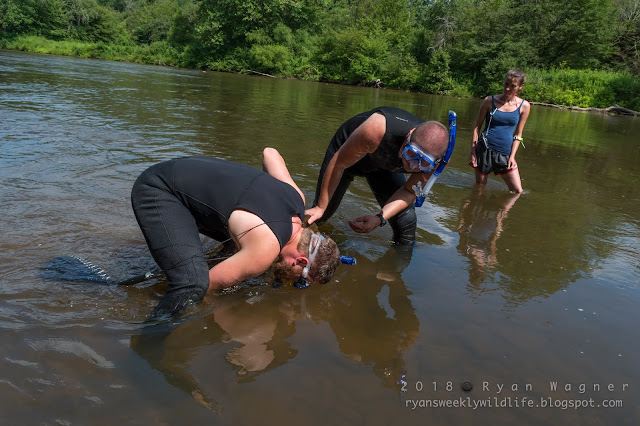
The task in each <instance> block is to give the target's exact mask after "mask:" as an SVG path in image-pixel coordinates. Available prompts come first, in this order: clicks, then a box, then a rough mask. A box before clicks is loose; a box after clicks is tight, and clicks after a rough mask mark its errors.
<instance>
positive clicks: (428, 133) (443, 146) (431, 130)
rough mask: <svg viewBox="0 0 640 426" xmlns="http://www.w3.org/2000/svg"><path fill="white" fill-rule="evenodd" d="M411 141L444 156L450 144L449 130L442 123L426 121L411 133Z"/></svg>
mask: <svg viewBox="0 0 640 426" xmlns="http://www.w3.org/2000/svg"><path fill="white" fill-rule="evenodd" d="M411 142H412V143H415V144H416V145H419V146H420V147H421V148H422V149H423V150H425V151H426V152H428V153H430V154H432V155H437V156H438V159H440V158H442V157H444V154H445V153H446V152H447V145H448V144H449V131H448V130H447V128H446V127H444V125H443V124H442V123H439V122H437V121H426V122H424V123H422V124H420V125H419V126H418V127H416V129H415V130H414V131H413V134H412V135H411Z"/></svg>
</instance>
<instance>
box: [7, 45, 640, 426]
mask: <svg viewBox="0 0 640 426" xmlns="http://www.w3.org/2000/svg"><path fill="white" fill-rule="evenodd" d="M479 104H480V100H479V99H461V98H455V97H441V96H430V95H424V94H416V93H406V92H398V91H392V90H382V89H373V88H358V87H349V86H340V85H329V84H322V83H311V82H302V81H296V80H282V79H272V78H265V77H258V76H243V75H233V74H225V73H214V72H206V73H205V72H202V71H194V70H181V69H173V68H163V67H155V66H143V65H136V64H127V63H118V62H108V61H98V60H84V59H74V58H60V57H53V56H39V55H31V54H23V53H16V52H0V184H1V185H0V203H1V206H2V207H1V211H2V218H1V221H0V223H1V225H0V226H1V230H2V233H1V234H0V235H1V237H0V335H1V336H2V345H1V347H0V424H7V425H8V424H23V425H44V424H46V425H54V424H61V425H85V424H92V425H93V424H104V425H112V424H144V425H151V424H153V425H176V424H216V425H252V424H277V425H300V424H304V425H356V424H363V425H364V424H366V425H391V424H394V425H414V424H416V425H417V424H420V425H422V424H430V425H453V424H457V425H459V424H474V425H476V424H477V425H498V424H499V425H514V424H518V425H542V424H554V425H556V424H557V425H566V424H576V425H577V424H580V425H613V424H615V425H637V424H639V423H640V404H639V403H638V401H640V364H639V363H638V353H639V352H640V327H639V326H638V324H639V323H640V313H639V312H640V309H638V307H639V303H640V261H639V259H640V239H639V237H640V232H639V228H640V168H639V167H638V166H639V165H640V136H639V135H640V119H638V118H632V117H624V116H609V115H595V114H585V113H578V112H570V111H563V110H559V109H553V108H545V107H536V106H533V107H532V110H531V115H530V117H529V121H528V123H527V125H526V128H525V131H524V137H525V144H526V148H525V149H523V148H521V149H520V150H519V152H518V163H519V169H520V173H521V175H522V177H523V186H524V188H525V190H526V192H525V193H524V194H523V195H521V196H520V197H515V196H512V195H510V194H509V193H508V192H507V190H506V186H505V185H504V183H503V182H502V181H501V179H500V178H496V177H494V176H491V177H490V178H489V184H488V185H487V187H486V188H484V189H482V188H477V187H476V186H475V185H474V175H473V170H472V169H471V168H470V167H469V166H468V165H467V161H468V152H469V143H470V135H471V133H470V132H471V129H472V127H473V123H474V121H475V119H476V114H477V110H478V107H479ZM381 105H391V106H396V107H400V108H404V109H406V110H408V111H410V112H412V113H414V114H416V115H418V116H420V117H423V118H425V119H434V120H439V121H441V122H443V123H446V120H447V113H448V111H449V110H454V111H456V112H457V114H458V143H457V145H456V148H455V151H454V154H453V157H452V161H451V163H450V165H449V166H448V167H447V169H446V170H445V171H444V173H443V174H442V176H441V177H440V179H439V181H438V182H437V183H436V185H435V186H434V187H433V189H432V192H431V194H430V195H429V196H428V198H427V201H426V202H425V204H424V205H423V207H421V208H419V209H417V214H418V226H419V235H418V241H417V243H416V245H415V246H414V247H412V248H406V247H404V248H403V247H394V246H392V245H391V244H390V243H389V241H388V240H389V239H390V237H391V234H390V229H388V227H385V228H379V229H376V230H375V231H374V232H372V233H371V234H368V235H359V234H356V233H354V232H352V231H351V229H350V228H349V226H348V225H347V220H349V219H351V218H354V217H357V216H360V215H363V214H369V213H372V212H376V211H377V210H378V207H377V205H376V203H375V200H374V198H373V196H372V195H371V194H370V191H369V189H368V187H367V185H366V183H365V182H364V181H362V180H356V181H355V182H354V184H353V185H352V186H351V188H350V191H349V192H347V194H346V195H345V198H344V201H343V203H342V205H341V206H340V208H339V209H338V211H337V213H336V214H335V215H334V217H333V218H332V219H331V220H330V221H329V222H328V223H327V224H325V225H323V226H322V227H321V230H322V231H323V232H325V233H328V234H329V235H331V236H332V237H333V238H334V239H335V240H336V242H337V243H338V245H339V247H340V249H341V251H342V252H343V254H347V255H350V256H354V257H356V258H357V261H358V263H357V265H355V266H346V265H341V266H339V268H338V270H337V272H336V275H335V279H334V280H333V281H332V282H331V283H329V284H327V285H325V286H312V287H310V288H309V289H307V290H297V289H295V288H293V287H291V286H288V285H285V286H282V287H280V288H277V289H275V288H273V287H272V286H271V285H270V279H269V277H268V275H265V276H263V277H259V278H256V279H253V280H250V282H248V283H246V284H244V285H242V286H241V287H240V288H239V289H236V290H235V291H233V292H229V293H227V294H221V295H216V296H215V297H213V298H212V300H211V301H209V302H208V303H202V304H200V305H199V306H198V307H197V308H195V310H194V311H193V312H192V313H191V314H190V316H189V317H188V318H187V319H186V320H184V321H181V322H178V323H174V324H164V325H156V326H149V325H148V324H145V319H146V317H147V316H148V315H149V313H150V312H151V310H152V309H153V307H154V306H155V304H156V303H157V302H158V301H159V299H160V298H161V296H162V295H163V294H164V292H165V291H166V289H167V285H166V281H164V278H162V277H159V278H153V279H150V280H147V281H144V282H142V283H140V284H137V285H133V286H128V287H125V286H117V285H116V286H109V285H101V284H98V283H92V282H72V281H66V280H63V279H58V278H56V276H55V275H54V276H50V275H46V274H43V270H42V269H40V266H41V265H43V264H45V263H47V262H48V261H50V260H51V259H53V258H56V257H58V256H67V255H77V256H81V257H83V258H85V259H87V260H89V261H91V262H93V263H95V264H96V265H98V266H100V267H101V268H104V270H105V271H107V273H108V274H109V275H111V276H112V277H114V278H116V279H124V278H128V277H130V276H132V275H136V274H139V273H142V272H144V271H146V270H148V269H149V268H153V267H154V262H153V260H152V259H151V257H150V255H149V253H148V250H147V248H146V245H145V243H144V239H143V237H142V234H141V232H140V230H139V228H138V225H137V223H136V221H135V218H134V215H133V212H132V210H131V206H130V201H129V197H130V190H131V185H132V183H133V181H134V180H135V179H136V177H137V176H138V175H139V174H140V173H141V172H142V171H143V170H144V169H145V168H146V167H148V166H150V165H151V164H154V163H156V162H159V161H163V160H167V159H171V158H175V157H179V156H185V155H210V156H217V157H222V158H226V159H230V160H234V161H238V162H243V163H246V164H249V165H253V166H256V167H260V164H261V163H260V161H261V160H260V153H261V151H262V148H263V147H265V146H272V147H275V148H277V149H278V150H279V151H280V152H281V154H282V155H283V157H284V159H285V160H286V161H287V164H288V166H289V170H290V171H291V173H292V176H293V178H294V179H295V180H296V182H297V183H298V185H299V186H300V188H301V189H302V191H303V192H304V193H305V194H306V196H307V203H308V204H307V207H310V204H309V203H310V202H311V199H312V198H313V193H314V191H315V183H316V179H317V173H318V170H319V166H320V164H321V161H322V158H323V156H324V152H325V149H326V146H327V145H328V143H329V140H330V138H331V136H332V135H333V132H334V131H335V130H336V129H337V128H338V126H339V125H340V124H341V123H342V122H343V121H344V120H346V119H347V118H349V117H351V116H353V115H355V114H356V113H359V112H362V111H365V110H369V109H371V108H373V107H376V106H381ZM203 243H204V244H205V246H207V248H211V249H212V250H215V248H216V247H217V245H216V243H215V242H214V241H211V240H206V239H203ZM465 381H468V382H469V383H470V384H471V386H472V389H471V390H470V391H466V390H463V388H462V386H463V383H464V382H465ZM553 383H556V384H557V389H556V390H555V391H554V390H553V389H552V387H553V386H554V385H553ZM576 401H579V402H578V404H580V405H585V404H588V405H593V407H579V408H577V409H576V408H575V405H576ZM440 404H444V405H450V406H449V407H446V406H445V407H441V408H436V407H435V405H440ZM529 404H531V405H529ZM476 405H480V406H478V408H477V409H474V407H475V406H476ZM605 405H617V407H615V408H605Z"/></svg>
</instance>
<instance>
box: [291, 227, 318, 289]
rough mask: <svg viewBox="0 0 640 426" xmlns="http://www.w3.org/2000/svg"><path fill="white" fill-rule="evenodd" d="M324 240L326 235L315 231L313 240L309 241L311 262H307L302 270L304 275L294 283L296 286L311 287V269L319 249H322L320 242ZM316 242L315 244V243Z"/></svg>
mask: <svg viewBox="0 0 640 426" xmlns="http://www.w3.org/2000/svg"><path fill="white" fill-rule="evenodd" d="M322 240H324V237H323V236H322V235H320V234H316V233H314V234H313V235H312V236H311V241H309V262H307V264H306V266H305V267H304V269H303V270H302V276H301V277H300V278H299V279H298V280H297V281H296V282H294V283H293V285H294V286H295V287H296V288H307V287H309V284H310V283H309V279H308V278H307V277H308V276H309V269H311V265H312V264H313V259H315V258H316V254H318V250H319V249H320V243H321V242H322ZM314 242H315V246H314V244H313V243H314Z"/></svg>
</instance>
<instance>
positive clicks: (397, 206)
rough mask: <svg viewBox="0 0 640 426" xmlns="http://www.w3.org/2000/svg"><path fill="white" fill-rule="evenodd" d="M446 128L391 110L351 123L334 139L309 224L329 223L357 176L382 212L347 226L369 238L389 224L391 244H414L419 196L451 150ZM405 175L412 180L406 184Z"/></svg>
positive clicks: (382, 109) (375, 111) (369, 113)
mask: <svg viewBox="0 0 640 426" xmlns="http://www.w3.org/2000/svg"><path fill="white" fill-rule="evenodd" d="M448 140H449V135H448V131H447V128H446V127H445V126H444V125H442V124H441V123H439V122H437V121H427V122H425V121H424V120H422V119H421V118H419V117H416V116H415V115H413V114H411V113H409V112H407V111H404V110H402V109H399V108H393V107H379V108H374V109H372V110H371V111H367V112H364V113H362V114H358V115H356V116H355V117H352V118H350V119H349V120H347V121H346V122H345V123H344V124H342V125H341V126H340V128H338V131H337V132H336V134H335V135H334V136H333V139H331V143H330V144H329V148H328V149H327V153H326V155H325V157H324V162H323V163H322V167H321V169H320V175H319V177H318V185H317V187H316V195H315V200H314V202H313V207H312V208H311V209H309V210H307V214H309V215H310V218H309V220H308V222H309V224H311V223H313V222H315V221H317V222H319V223H321V222H324V221H326V220H328V219H329V218H330V217H331V216H332V215H333V213H334V212H335V211H336V209H337V208H338V206H339V204H340V201H341V200H342V197H343V196H344V193H345V192H346V190H347V188H348V187H349V184H350V183H351V182H352V181H353V178H354V177H355V176H362V177H365V178H366V179H367V182H368V183H369V187H370V188H371V191H372V192H373V195H374V196H375V197H376V200H377V201H378V204H380V207H382V210H381V211H380V212H379V213H377V214H374V215H367V216H361V217H358V218H356V219H354V220H352V221H349V226H351V228H352V229H353V230H354V231H356V232H371V231H372V230H373V229H375V228H376V227H378V226H384V225H385V224H386V223H387V220H388V221H389V224H390V225H391V228H392V229H393V240H394V242H396V243H400V244H412V243H413V242H414V241H415V233H416V213H415V210H414V207H413V204H414V202H415V199H416V195H415V193H414V190H413V188H412V187H413V185H415V184H417V183H418V182H422V184H423V185H425V184H426V182H427V180H428V179H429V176H431V174H432V173H433V171H434V170H435V168H436V166H437V165H438V163H440V162H441V161H442V158H443V157H444V154H445V153H446V150H447V145H448ZM405 173H410V174H411V176H410V177H409V179H408V180H407V179H406V178H405V176H404V174H405Z"/></svg>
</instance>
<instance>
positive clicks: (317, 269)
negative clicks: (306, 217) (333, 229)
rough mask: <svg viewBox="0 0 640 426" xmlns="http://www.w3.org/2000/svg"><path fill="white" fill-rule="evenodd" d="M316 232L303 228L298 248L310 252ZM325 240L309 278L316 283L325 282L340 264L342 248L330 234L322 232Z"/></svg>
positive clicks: (322, 242) (303, 251) (310, 270)
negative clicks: (312, 238) (310, 245)
mask: <svg viewBox="0 0 640 426" xmlns="http://www.w3.org/2000/svg"><path fill="white" fill-rule="evenodd" d="M313 234H314V232H313V231H312V230H311V229H309V228H305V229H303V230H302V235H301V236H300V240H299V241H298V247H297V248H298V250H299V251H301V252H302V253H309V244H310V243H311V237H312V235H313ZM318 234H320V233H318ZM320 235H322V237H323V240H322V241H321V242H320V248H319V249H318V253H316V257H315V259H313V264H312V265H311V268H310V269H309V278H310V279H311V281H312V282H314V283H320V284H325V283H327V282H328V281H329V280H330V279H331V277H333V273H334V272H335V271H336V268H337V267H338V264H339V263H340V250H339V249H338V245H337V244H336V243H335V241H333V240H332V239H331V238H330V237H329V236H327V235H324V234H320Z"/></svg>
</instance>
